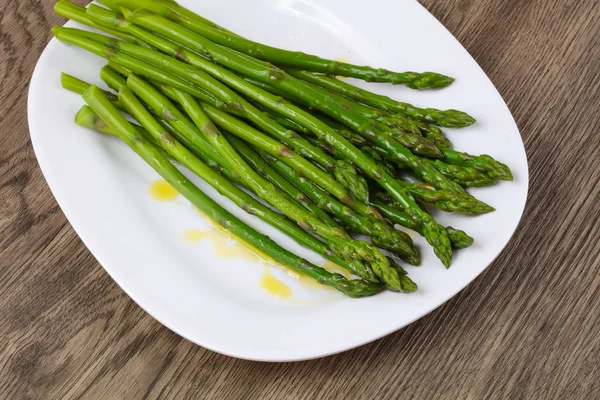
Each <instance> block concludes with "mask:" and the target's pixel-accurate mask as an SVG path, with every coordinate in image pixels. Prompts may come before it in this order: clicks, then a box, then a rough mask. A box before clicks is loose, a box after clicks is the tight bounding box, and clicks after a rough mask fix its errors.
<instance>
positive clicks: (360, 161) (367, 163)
mask: <svg viewBox="0 0 600 400" xmlns="http://www.w3.org/2000/svg"><path fill="white" fill-rule="evenodd" d="M149 16H151V17H154V16H153V15H149ZM176 27H177V26H176ZM54 30H55V35H56V36H57V37H58V38H59V39H61V40H64V41H67V42H70V43H74V44H77V45H79V46H81V47H84V48H87V49H89V50H90V51H93V52H95V53H96V54H99V55H101V56H104V57H107V58H109V59H112V60H113V61H118V60H119V55H120V52H119V51H117V50H115V49H114V48H108V46H102V45H101V44H100V43H90V42H91V41H90V40H88V39H87V38H86V37H83V36H82V35H77V34H73V32H72V31H66V30H65V29H64V28H54ZM161 32H162V33H163V34H165V36H168V34H169V30H166V31H164V30H163V31H161ZM197 38H200V39H202V40H204V39H203V38H201V37H199V36H198V37H197ZM213 46H214V45H213ZM231 54H234V53H231ZM124 56H125V55H121V59H124V60H125V62H127V63H128V65H127V67H130V66H131V67H130V68H131V69H134V68H136V63H135V62H131V60H129V59H127V58H125V57H124ZM242 61H243V62H246V60H245V59H243V60H242ZM258 65H259V66H261V67H262V64H260V63H259V64H258ZM145 67H147V65H145ZM137 69H138V70H140V68H137ZM142 70H143V71H144V72H146V69H142ZM262 71H263V72H266V73H267V74H269V71H270V69H269V68H267V69H266V71H265V70H264V69H263V70H262ZM278 71H279V70H277V72H278ZM278 73H279V72H278ZM148 75H150V74H149V73H148ZM164 76H165V75H164V74H152V76H151V79H153V80H158V81H161V79H162V78H163V77H164ZM255 77H256V76H255ZM168 78H169V79H165V80H164V82H165V83H168V84H172V86H175V87H177V88H178V89H180V90H182V91H186V92H187V90H186V89H187V86H188V85H186V84H185V82H182V81H181V80H177V79H172V78H173V76H172V75H171V76H169V77H168ZM292 79H293V78H292ZM279 104H283V103H279ZM277 111H281V110H277ZM284 111H290V109H287V108H286V110H284ZM288 114H290V113H289V112H288ZM288 114H284V115H286V116H290V115H288ZM299 117H300V118H304V119H302V121H303V122H307V121H308V122H312V124H311V127H313V128H314V124H322V123H321V122H320V121H319V120H318V119H316V118H312V116H310V115H308V116H306V115H304V114H301V115H299ZM294 119H295V120H296V121H297V122H300V121H299V120H298V119H297V118H294ZM322 125H324V124H322ZM324 127H325V128H326V129H327V130H329V132H326V135H325V136H324V137H326V140H328V142H329V143H330V144H331V145H332V146H334V147H337V148H338V149H339V150H341V151H346V152H348V153H349V154H350V157H348V159H350V160H351V161H352V162H354V163H355V164H356V165H357V166H359V167H360V168H361V169H362V170H363V171H365V172H366V173H368V174H370V175H371V177H372V178H374V179H375V180H377V181H378V182H379V183H380V184H381V185H382V186H383V187H385V188H386V190H388V191H389V192H390V193H391V194H393V195H394V196H395V198H396V199H397V200H398V201H400V202H402V204H403V207H405V209H406V210H407V211H408V212H409V214H410V215H411V216H412V217H413V218H415V219H417V220H419V221H423V226H424V233H425V236H426V238H427V240H428V241H429V243H430V244H431V245H432V246H433V247H434V250H435V251H436V254H437V255H438V257H440V259H441V260H442V262H443V263H444V265H446V266H449V265H450V260H451V254H452V253H451V248H450V242H449V240H448V237H447V235H446V232H445V230H443V228H442V227H441V226H439V224H437V223H436V222H435V221H434V220H433V218H432V217H431V216H430V215H429V214H427V213H425V212H424V211H423V210H421V209H420V208H419V206H418V205H417V204H416V203H415V202H414V200H413V199H411V198H410V196H408V194H407V193H406V191H405V190H404V189H402V188H401V187H399V186H398V185H397V184H395V182H394V180H393V179H392V178H391V177H390V176H389V175H387V174H385V173H383V172H382V171H381V170H380V169H379V168H378V167H377V164H376V163H375V162H374V161H373V160H372V159H369V158H368V157H365V155H364V154H362V153H361V152H360V151H359V150H358V149H356V148H355V147H354V146H352V145H351V144H350V143H348V142H347V141H346V140H344V139H343V138H342V137H341V136H339V135H337V134H336V133H335V132H334V131H332V130H331V129H330V128H328V127H327V126H325V125H324ZM315 133H316V132H315ZM319 134H323V132H322V131H319ZM406 151H408V150H406ZM408 153H410V152H408ZM410 154H411V155H412V153H410Z"/></svg>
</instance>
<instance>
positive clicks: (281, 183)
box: [101, 68, 372, 227]
mask: <svg viewBox="0 0 600 400" xmlns="http://www.w3.org/2000/svg"><path fill="white" fill-rule="evenodd" d="M108 71H110V68H109V69H108ZM121 72H123V73H124V74H126V75H130V72H129V71H127V70H123V69H122V68H121ZM103 74H104V69H103V71H101V76H103ZM103 79H104V78H103ZM136 81H137V80H136ZM107 83H108V82H107ZM108 84H109V86H110V85H111V84H110V83H108ZM158 86H159V88H160V89H161V91H163V93H164V94H166V95H167V96H169V97H170V98H171V99H172V100H174V101H176V102H179V103H182V102H183V99H184V96H182V94H181V93H180V92H178V91H177V90H176V89H174V88H172V87H169V86H167V85H160V84H159V85H158ZM145 88H146V90H148V91H149V92H152V97H151V98H152V100H153V101H152V102H151V103H150V104H151V105H152V106H153V107H155V108H156V109H157V110H159V109H160V110H163V109H169V110H171V111H169V112H170V113H172V114H174V115H176V116H177V117H178V120H179V121H178V123H177V124H178V125H181V124H183V122H185V117H183V116H182V115H180V114H179V111H178V110H177V109H176V108H175V107H173V106H172V105H171V104H170V103H169V102H168V100H167V99H165V98H164V97H162V96H161V95H160V93H158V92H157V91H156V90H153V89H152V88H151V87H149V86H146V87H145ZM156 99H160V101H158V102H156ZM204 106H205V107H207V112H208V113H209V116H210V117H213V118H214V119H215V120H216V121H217V122H219V123H220V125H219V126H221V127H225V128H229V129H234V130H235V131H236V132H238V134H241V135H242V136H244V137H246V138H251V139H252V138H258V139H261V140H260V141H259V142H258V143H262V145H263V146H264V145H265V143H264V142H272V141H271V140H270V139H269V138H268V137H265V136H264V135H263V134H262V133H261V132H258V131H256V130H254V129H253V128H251V127H249V126H247V125H245V124H243V123H242V122H241V121H237V120H235V119H233V118H232V117H231V116H229V115H227V114H224V113H222V112H220V111H219V110H217V109H216V108H214V107H210V108H209V107H208V106H207V105H204ZM224 124H225V125H224ZM236 124H237V126H236ZM184 125H185V126H184V127H183V128H182V129H184V135H186V134H185V132H190V130H192V131H193V130H194V128H193V127H189V125H191V123H190V122H189V121H188V122H187V123H186V124H184ZM234 126H235V127H234ZM187 135H190V133H187ZM192 136H193V134H192ZM200 136H201V135H200ZM273 146H275V144H274V143H272V146H271V147H267V148H269V149H270V150H271V151H272V152H273V154H277V155H278V156H279V153H281V151H279V150H276V148H275V147H273ZM240 147H241V146H238V147H237V150H238V151H240ZM248 150H250V149H248ZM240 153H241V155H242V156H244V154H243V152H240ZM290 156H291V154H290ZM259 159H260V157H259ZM246 161H247V162H249V160H248V159H247V158H246ZM249 163H250V162H249ZM269 168H270V169H271V171H268V169H269ZM254 169H255V170H257V171H260V170H262V172H261V173H267V174H266V177H267V178H268V179H270V180H271V181H272V183H274V184H276V185H277V186H278V187H279V188H280V189H282V190H283V191H284V192H285V193H287V194H288V195H289V196H291V197H292V198H294V199H297V200H298V199H302V198H303V196H304V195H303V194H302V193H301V192H299V191H297V190H294V189H292V188H294V187H293V185H290V184H289V182H287V180H285V179H284V178H283V177H278V175H279V174H278V173H277V172H276V171H275V170H273V169H272V168H271V167H270V166H269V165H268V164H267V163H262V164H261V165H257V168H254ZM290 186H291V187H290ZM299 203H301V204H302V205H304V206H306V204H305V201H299ZM354 206H355V207H357V208H359V209H364V210H365V211H364V212H365V213H366V214H367V215H370V214H371V213H372V211H371V210H370V209H369V208H368V207H367V206H366V205H364V204H355V205H354ZM307 208H308V209H309V211H312V212H314V213H315V214H317V215H318V216H319V217H320V218H321V219H322V220H323V221H324V222H327V223H328V224H329V225H330V226H335V227H337V226H336V224H335V222H334V221H332V220H331V219H330V218H328V216H327V215H326V214H325V215H323V214H322V213H321V212H319V211H320V209H318V207H317V210H315V209H314V208H312V207H307Z"/></svg>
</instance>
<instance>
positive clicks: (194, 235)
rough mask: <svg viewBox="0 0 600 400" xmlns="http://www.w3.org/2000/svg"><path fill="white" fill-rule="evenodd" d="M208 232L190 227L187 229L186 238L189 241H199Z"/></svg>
mask: <svg viewBox="0 0 600 400" xmlns="http://www.w3.org/2000/svg"><path fill="white" fill-rule="evenodd" d="M206 234H207V232H206V231H201V230H199V229H188V230H187V231H185V238H186V239H187V241H188V242H192V243H195V242H199V241H201V240H202V239H204V238H205V237H206Z"/></svg>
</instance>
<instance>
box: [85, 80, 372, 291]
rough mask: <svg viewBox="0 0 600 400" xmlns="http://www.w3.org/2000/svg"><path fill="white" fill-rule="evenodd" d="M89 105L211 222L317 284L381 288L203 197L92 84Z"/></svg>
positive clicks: (87, 97) (350, 288)
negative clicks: (321, 263)
mask: <svg viewBox="0 0 600 400" xmlns="http://www.w3.org/2000/svg"><path fill="white" fill-rule="evenodd" d="M83 98H84V100H85V101H86V103H88V105H89V106H90V107H91V108H92V109H93V110H94V111H95V112H96V114H98V116H100V118H101V119H102V120H103V121H104V122H105V123H106V124H107V125H108V126H110V127H111V128H112V129H113V131H114V132H115V133H116V134H117V135H118V136H119V137H120V138H121V139H122V140H123V141H124V142H125V143H126V144H127V145H128V146H129V147H131V149H132V150H134V151H135V152H136V153H137V154H138V155H139V156H140V157H142V158H143V159H144V160H145V161H146V162H147V163H148V164H150V166H151V167H152V168H153V169H154V170H155V171H156V172H158V173H159V174H160V175H161V176H162V177H163V178H164V179H165V180H166V181H167V182H169V183H170V184H171V185H172V186H173V187H174V188H175V189H177V190H178V191H179V192H180V193H181V194H182V195H183V196H184V197H186V198H187V199H188V200H189V201H190V202H191V203H192V204H194V205H195V206H196V207H197V208H198V209H200V210H201V211H202V212H204V213H205V214H206V215H208V216H209V217H210V218H211V219H212V220H213V221H215V222H217V223H219V224H220V225H222V226H223V227H225V228H227V229H228V230H230V231H231V232H232V233H233V234H235V235H236V236H238V237H239V238H241V239H242V240H244V241H245V242H247V243H248V244H250V245H251V246H253V247H255V248H256V249H257V250H259V251H262V252H263V253H265V254H266V255H267V256H269V257H271V258H272V259H273V260H275V261H276V262H279V263H281V264H284V265H287V266H288V267H290V268H292V269H293V270H295V271H298V272H301V273H303V274H306V275H308V276H310V277H311V278H313V279H315V280H317V281H318V282H319V283H321V284H324V285H329V286H332V287H334V288H336V289H337V290H339V291H341V292H343V293H345V294H347V295H349V296H352V297H363V296H369V295H373V294H375V293H377V292H379V291H380V290H381V289H380V287H379V286H378V285H376V284H373V283H368V282H365V281H362V280H356V281H348V280H346V279H345V278H344V277H343V276H341V275H339V274H332V273H329V272H327V271H325V270H324V269H322V268H319V267H316V266H314V265H312V264H311V263H309V262H308V261H306V260H304V259H302V258H300V257H298V256H296V255H294V254H292V253H291V252H289V251H287V250H285V249H284V248H282V247H281V246H279V245H277V243H275V242H273V241H272V240H271V239H269V238H268V237H267V236H265V235H263V234H261V233H259V232H257V231H256V230H254V229H252V228H251V227H249V226H248V225H246V224H244V223H243V222H242V221H240V220H239V219H237V218H236V217H235V216H233V215H232V214H231V213H229V212H228V211H227V210H225V209H224V208H223V207H221V206H220V205H219V204H217V203H216V202H215V201H214V200H212V199H211V198H210V197H208V196H206V195H205V194H204V193H203V192H202V191H200V189H198V188H197V187H196V186H194V184H193V183H192V182H190V181H189V180H188V179H187V178H186V177H185V176H184V175H183V174H182V173H181V172H179V170H178V169H177V168H176V167H175V166H173V164H171V162H170V161H169V160H168V159H167V158H166V157H165V156H164V153H163V152H162V151H159V149H158V148H157V147H156V146H155V145H153V144H152V143H150V142H149V141H148V140H147V139H145V138H144V136H142V135H141V133H140V132H138V131H137V130H136V129H135V128H134V127H133V126H132V125H131V123H129V121H127V120H126V119H125V117H123V116H122V115H121V114H120V113H119V111H118V110H117V109H116V108H115V107H114V106H113V105H112V104H111V103H110V101H109V100H108V99H107V98H106V97H105V96H104V94H103V93H102V92H101V91H99V90H97V88H96V87H95V86H92V87H91V88H90V89H89V90H88V91H87V92H86V93H85V94H84V96H83Z"/></svg>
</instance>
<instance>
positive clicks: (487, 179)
mask: <svg viewBox="0 0 600 400" xmlns="http://www.w3.org/2000/svg"><path fill="white" fill-rule="evenodd" d="M333 79H335V78H333ZM248 80H249V81H250V82H251V83H253V84H255V85H257V86H259V87H261V88H262V89H263V90H266V91H269V92H270V93H272V94H276V95H279V96H284V95H286V93H285V92H284V91H283V90H280V89H277V88H274V87H273V86H271V85H270V84H266V83H264V82H258V81H257V80H252V79H248ZM313 88H314V89H315V90H316V91H319V92H321V94H325V95H327V96H329V97H331V98H332V99H333V100H334V101H335V103H337V104H338V105H341V106H342V107H343V108H344V109H346V110H352V111H353V112H356V113H358V114H360V115H362V116H364V117H366V118H370V119H373V120H376V121H378V122H381V123H384V124H388V125H389V126H390V127H395V128H398V129H399V130H385V132H386V136H387V138H388V139H393V140H394V141H396V142H398V143H399V144H400V145H402V146H404V147H406V148H409V149H411V150H412V151H413V152H415V150H416V149H415V146H416V145H417V144H418V146H421V147H419V149H421V150H422V151H421V152H420V154H424V155H427V156H430V157H431V158H438V156H439V157H440V161H442V162H443V163H444V164H439V165H440V167H441V168H443V169H444V171H440V172H442V173H444V175H447V176H451V177H455V178H456V179H459V180H464V183H465V186H487V185H491V184H493V183H494V182H495V180H496V179H501V180H508V181H510V180H512V179H513V176H512V173H511V171H510V168H508V166H506V165H505V164H503V163H501V162H499V161H496V160H495V159H494V158H493V157H491V156H489V155H485V154H484V155H480V156H475V155H471V154H468V153H462V152H458V151H455V150H452V148H451V145H450V142H449V141H448V139H446V137H445V136H444V134H443V133H442V131H441V129H439V128H438V127H437V126H431V125H427V124H419V123H416V122H414V121H411V120H410V119H408V118H398V117H396V118H393V119H390V117H389V116H385V115H382V114H381V112H380V111H378V110H373V109H370V108H368V107H365V106H363V105H361V104H358V103H355V102H353V101H352V100H350V99H347V98H345V97H343V96H341V95H339V94H336V93H331V92H326V91H325V89H323V88H321V87H318V86H314V85H313ZM293 99H294V100H295V101H297V102H299V103H302V104H304V105H305V106H310V104H311V103H310V102H307V101H306V99H303V98H301V97H298V96H294V97H293ZM373 126H375V127H377V125H376V124H374V125H373ZM380 128H381V127H380ZM406 132H409V134H408V135H407V134H406ZM410 133H418V134H423V135H424V136H425V138H426V139H425V140H426V141H417V142H414V140H415V136H414V135H411V134H410ZM423 149H424V150H423ZM430 151H432V153H430ZM438 151H441V152H440V153H439V154H437V152H438ZM445 164H450V165H458V166H461V167H465V168H466V169H467V172H468V173H469V174H471V175H473V174H474V175H477V177H476V178H469V179H468V180H467V179H466V178H465V176H466V175H465V174H464V173H463V169H462V168H452V171H450V170H448V168H446V167H445ZM436 165H438V164H436ZM461 175H462V176H461ZM467 182H468V183H467ZM461 183H462V182H461Z"/></svg>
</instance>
